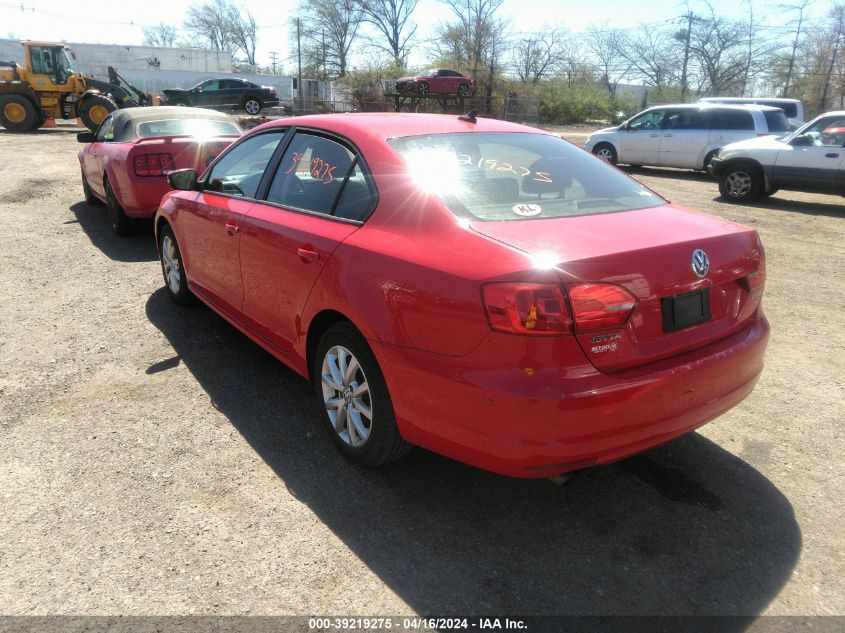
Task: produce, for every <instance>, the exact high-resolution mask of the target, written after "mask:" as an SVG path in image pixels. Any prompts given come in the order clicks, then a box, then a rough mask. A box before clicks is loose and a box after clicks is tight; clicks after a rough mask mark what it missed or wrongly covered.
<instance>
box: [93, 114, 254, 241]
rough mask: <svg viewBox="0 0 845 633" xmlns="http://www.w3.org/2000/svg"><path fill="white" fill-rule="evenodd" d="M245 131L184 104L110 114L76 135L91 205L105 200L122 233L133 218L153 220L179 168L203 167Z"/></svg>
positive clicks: (222, 117) (222, 116)
mask: <svg viewBox="0 0 845 633" xmlns="http://www.w3.org/2000/svg"><path fill="white" fill-rule="evenodd" d="M240 135H241V129H240V128H239V127H238V125H237V124H236V123H235V122H234V121H233V120H232V119H231V118H229V117H228V116H227V115H225V114H223V113H220V112H215V111H213V110H199V109H196V108H190V109H188V108H179V107H149V108H127V109H126V110H117V111H115V112H113V113H111V114H110V115H109V116H108V117H106V119H105V120H104V121H103V123H102V124H101V125H100V127H99V129H98V130H97V132H96V133H94V132H81V133H79V134H78V135H77V140H78V141H79V142H80V143H85V147H83V148H82V149H81V150H79V163H80V165H81V167H82V189H83V191H84V192H85V200H86V202H88V203H90V204H99V203H101V202H102V203H105V204H106V205H107V206H108V209H109V218H110V219H111V224H112V228H113V229H114V232H115V233H117V234H118V235H125V234H126V233H128V232H130V230H131V228H132V226H133V218H151V217H153V216H154V215H155V212H156V210H157V209H158V203H159V202H160V201H161V197H162V196H163V195H164V194H165V193H167V192H168V191H169V190H170V187H169V186H168V184H167V174H168V173H170V172H171V171H173V170H175V169H183V168H193V169H196V170H198V171H204V170H205V167H206V166H207V165H208V164H209V163H211V161H212V160H214V158H216V157H217V155H218V154H219V153H220V152H221V151H223V150H224V149H225V148H226V147H228V146H229V145H230V144H231V143H232V141H234V140H235V139H237V138H238V137H239V136H240Z"/></svg>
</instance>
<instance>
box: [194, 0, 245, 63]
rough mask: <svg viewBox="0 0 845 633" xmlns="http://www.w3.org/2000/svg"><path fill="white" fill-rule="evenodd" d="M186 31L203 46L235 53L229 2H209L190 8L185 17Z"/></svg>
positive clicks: (222, 0)
mask: <svg viewBox="0 0 845 633" xmlns="http://www.w3.org/2000/svg"><path fill="white" fill-rule="evenodd" d="M185 31H186V32H187V33H188V35H189V36H191V37H192V38H193V39H194V40H196V41H197V42H198V43H199V44H200V45H202V46H206V47H208V48H210V49H212V50H215V51H226V52H227V53H234V52H235V45H234V43H233V42H232V28H231V25H230V24H229V2H228V1H227V0H209V1H208V2H204V3H203V4H193V5H191V6H189V7H188V11H187V13H186V15H185Z"/></svg>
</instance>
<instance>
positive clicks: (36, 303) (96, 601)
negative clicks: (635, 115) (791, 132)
mask: <svg viewBox="0 0 845 633" xmlns="http://www.w3.org/2000/svg"><path fill="white" fill-rule="evenodd" d="M584 136H585V133H584V132H583V131H580V130H574V131H573V135H572V138H573V139H575V140H583V137H584ZM77 149H78V145H77V144H76V142H75V138H74V136H73V135H72V134H71V133H69V132H68V131H66V130H62V129H58V130H43V131H41V132H39V133H37V134H29V135H10V134H5V133H2V132H0V152H2V158H0V185H1V186H0V215H1V216H2V217H3V218H5V219H4V222H5V226H6V228H7V232H6V238H5V240H4V243H3V246H2V249H1V250H0V261H2V268H0V272H2V274H0V433H2V436H1V437H2V440H0V614H6V615H10V614H90V615H95V614H127V615H133V614H157V615H164V614H183V615H184V614H211V615H213V614H246V613H248V614H301V615H314V614H336V615H338V614H339V615H352V614H356V615H367V614H382V615H384V614H389V615H400V614H411V613H425V614H430V615H449V614H524V615H527V614H747V615H756V614H772V615H825V614H839V615H843V614H845V556H843V552H845V530H843V529H842V526H843V525H845V516H843V505H845V485H843V484H844V483H845V478H843V471H845V463H844V462H843V455H845V438H843V426H842V422H843V409H845V407H844V406H843V401H844V399H843V367H845V362H844V361H843V340H845V335H843V331H845V292H843V288H845V282H843V275H842V272H841V267H842V266H843V264H845V247H843V244H845V206H843V199H842V198H836V197H822V196H813V195H804V194H795V193H789V192H784V193H780V194H778V195H776V196H775V197H773V198H772V199H770V200H767V201H765V202H764V203H761V204H759V205H755V206H747V207H742V206H734V205H730V204H724V203H722V202H720V201H718V200H717V195H718V192H717V187H716V185H715V183H714V182H713V181H711V180H710V179H708V178H707V177H706V176H704V175H696V174H691V173H689V172H680V171H660V170H656V169H642V170H639V171H637V172H634V174H633V175H634V176H636V177H637V178H639V179H641V180H642V181H643V182H645V183H646V184H647V185H649V186H650V187H652V188H654V189H655V190H657V191H658V192H660V193H661V194H663V195H665V196H667V197H668V198H670V199H672V200H674V201H676V202H679V203H682V204H685V205H688V206H691V207H695V208H698V209H702V210H706V211H709V212H711V213H714V214H716V215H719V216H721V217H723V218H726V219H729V220H735V221H739V222H742V223H745V224H748V225H751V226H753V227H755V228H756V229H757V230H759V232H760V234H761V235H762V238H763V241H764V244H765V246H766V249H767V254H768V279H767V285H766V295H765V299H764V302H765V306H766V311H767V314H768V316H769V319H770V320H771V325H772V339H771V344H770V347H769V351H768V356H767V366H766V370H765V372H764V375H763V377H762V379H761V381H760V383H759V385H758V386H757V388H756V390H755V391H754V393H753V394H752V395H751V396H750V397H749V398H748V399H747V400H746V401H745V402H743V403H742V404H741V405H740V406H739V407H737V408H736V409H734V410H732V411H730V412H729V413H727V414H725V415H723V416H722V417H721V418H719V419H718V420H716V421H714V422H712V423H711V424H709V425H707V426H705V427H703V428H702V429H701V431H700V432H698V433H694V434H691V435H688V436H686V437H684V438H681V439H679V440H677V441H675V442H672V443H670V444H668V445H666V446H664V447H661V448H658V449H655V450H652V451H651V452H649V453H647V454H645V455H641V456H638V457H634V458H632V459H628V460H626V461H624V462H621V463H618V464H615V465H611V466H607V467H602V468H596V469H593V470H589V471H586V472H583V473H581V474H580V475H579V476H578V477H576V478H575V480H574V481H573V482H572V483H570V484H569V485H567V486H564V487H557V486H555V485H553V484H552V483H550V482H548V481H545V480H537V481H523V480H515V479H508V478H503V477H499V476H496V475H492V474H488V473H485V472H482V471H479V470H475V469H473V468H470V467H467V466H463V465H460V464H457V463H454V462H451V461H449V460H447V459H444V458H441V457H438V456H435V455H432V454H429V453H427V452H425V451H422V450H417V451H414V452H413V453H412V454H411V455H409V456H408V457H407V458H406V459H404V460H403V461H401V462H399V463H397V464H395V465H392V466H390V467H387V468H384V469H382V470H376V471H360V470H357V469H356V468H354V467H352V466H350V465H349V464H347V463H346V462H345V461H344V460H343V459H341V458H340V457H339V455H338V454H337V453H336V451H335V449H334V447H333V446H332V444H331V442H330V440H329V439H328V438H327V437H326V436H325V434H324V432H323V431H322V429H321V428H320V427H319V425H318V415H319V411H318V410H317V407H316V405H315V404H314V401H313V398H312V395H311V393H310V390H309V386H308V385H307V384H306V383H305V382H304V381H302V380H301V379H299V378H298V377H296V376H295V375H294V374H293V373H292V372H290V371H288V370H287V369H285V368H284V367H283V366H282V365H281V364H279V363H278V362H276V361H275V360H273V359H272V358H271V357H270V356H269V355H268V354H266V353H265V352H263V351H262V350H261V349H259V348H258V347H257V346H255V345H254V344H252V343H251V342H250V341H248V340H247V339H246V338H245V337H243V336H242V335H240V334H239V333H238V332H236V331H235V330H234V329H233V328H232V327H230V326H229V325H227V324H226V323H225V322H224V321H222V320H221V319H220V318H218V317H217V316H215V315H214V314H213V313H212V312H211V311H210V310H208V309H206V308H204V307H202V306H195V307H191V308H187V309H185V308H180V307H177V306H175V305H173V304H172V303H171V302H170V301H169V299H168V298H167V296H166V294H165V291H164V290H163V289H162V279H161V272H160V269H159V266H158V263H157V261H156V255H155V249H154V245H153V240H152V237H151V234H150V233H143V234H140V235H138V236H135V237H131V238H125V239H121V238H117V237H115V236H113V235H112V233H111V230H110V227H109V223H108V220H107V217H106V212H105V210H104V209H103V208H102V207H94V206H89V205H87V204H85V202H84V201H83V197H82V190H81V188H80V178H79V174H80V172H79V165H78V162H77V159H76V151H77ZM12 229H14V230H12Z"/></svg>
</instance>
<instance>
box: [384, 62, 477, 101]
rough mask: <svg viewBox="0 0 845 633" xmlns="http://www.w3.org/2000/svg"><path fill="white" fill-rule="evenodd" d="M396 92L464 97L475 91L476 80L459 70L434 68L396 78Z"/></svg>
mask: <svg viewBox="0 0 845 633" xmlns="http://www.w3.org/2000/svg"><path fill="white" fill-rule="evenodd" d="M395 86H396V92H416V93H418V94H420V95H427V94H429V93H430V94H458V95H461V96H462V97H466V96H468V95H471V94H474V93H475V81H473V79H472V77H468V76H467V75H464V74H462V73H459V72H458V71H457V70H447V69H445V68H432V69H431V70H429V71H428V72H425V73H421V74H419V75H417V76H415V77H402V78H401V79H397V80H396V84H395Z"/></svg>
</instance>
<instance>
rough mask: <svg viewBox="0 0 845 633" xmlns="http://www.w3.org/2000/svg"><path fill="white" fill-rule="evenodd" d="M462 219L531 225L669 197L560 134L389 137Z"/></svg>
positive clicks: (645, 205) (650, 204)
mask: <svg viewBox="0 0 845 633" xmlns="http://www.w3.org/2000/svg"><path fill="white" fill-rule="evenodd" d="M389 142H390V144H391V145H392V146H393V148H394V149H395V150H396V151H397V152H398V153H399V154H400V155H401V156H402V158H403V159H404V160H405V162H406V163H407V165H408V170H409V171H410V173H411V175H412V176H413V177H414V178H415V179H416V181H417V183H418V184H419V185H420V187H422V188H423V189H424V190H426V191H428V192H430V193H434V194H436V195H437V196H438V197H439V198H440V199H441V200H442V201H443V203H444V204H445V205H446V206H447V207H448V208H449V209H450V210H451V211H452V212H453V213H454V214H455V215H457V216H459V217H466V218H472V219H478V220H493V221H497V220H524V219H531V218H559V217H567V216H575V215H594V214H599V213H612V212H616V211H629V210H633V209H645V208H648V207H656V206H660V205H662V204H664V203H665V202H664V200H663V199H662V198H660V197H659V196H657V195H656V194H654V193H652V192H651V191H649V190H648V189H646V188H645V187H643V186H642V185H640V184H639V183H637V182H636V181H634V180H633V179H631V178H629V177H627V176H626V175H624V174H623V173H621V172H619V171H618V170H616V169H615V168H613V167H611V166H609V165H607V164H606V163H604V162H602V161H601V160H599V159H598V158H595V157H594V156H591V155H590V154H588V153H587V152H585V151H583V150H581V149H579V148H577V147H575V146H573V145H572V144H570V143H567V142H566V141H563V140H561V139H560V138H558V137H556V136H548V135H545V134H520V133H467V134H464V133H461V134H435V135H431V136H409V137H402V138H394V139H390V140H389Z"/></svg>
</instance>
